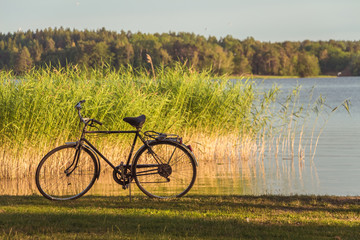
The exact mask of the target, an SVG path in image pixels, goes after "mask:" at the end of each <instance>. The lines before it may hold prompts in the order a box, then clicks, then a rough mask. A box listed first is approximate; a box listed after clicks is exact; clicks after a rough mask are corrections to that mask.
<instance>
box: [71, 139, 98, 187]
mask: <svg viewBox="0 0 360 240" xmlns="http://www.w3.org/2000/svg"><path fill="white" fill-rule="evenodd" d="M65 144H66V145H72V146H77V145H78V142H66V143H65ZM82 147H84V148H86V149H87V150H89V151H90V152H91V153H92V154H93V155H94V156H95V158H96V161H97V172H96V178H97V180H99V177H100V170H101V165H100V159H99V156H98V155H97V154H96V152H95V151H94V150H93V149H92V148H91V147H89V146H88V145H86V144H82Z"/></svg>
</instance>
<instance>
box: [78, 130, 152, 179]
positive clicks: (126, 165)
mask: <svg viewBox="0 0 360 240" xmlns="http://www.w3.org/2000/svg"><path fill="white" fill-rule="evenodd" d="M86 127H87V125H85V127H84V129H83V131H82V134H81V138H80V140H79V141H78V142H77V147H80V146H81V147H83V145H84V144H86V145H87V146H89V147H90V148H91V150H92V151H93V152H95V153H96V154H97V155H98V156H100V157H101V158H102V159H103V160H104V161H105V162H106V163H107V164H108V165H109V166H110V167H111V168H112V169H114V171H116V172H117V173H118V174H121V172H120V171H119V170H118V168H117V167H116V166H114V165H113V163H112V162H111V161H110V160H109V159H107V158H106V157H105V156H104V155H103V154H102V153H101V152H100V151H99V150H98V149H97V148H96V147H95V146H94V145H93V144H92V143H91V142H90V141H89V140H87V139H86V137H85V134H135V136H134V140H133V143H132V146H131V149H130V152H129V156H128V158H127V161H126V163H125V164H124V167H125V169H126V170H125V173H126V171H127V170H128V169H130V168H131V164H130V161H131V159H132V156H133V153H134V149H135V145H136V142H137V139H138V138H140V140H141V141H142V142H143V143H144V145H147V146H148V144H147V143H146V141H145V139H144V138H143V137H142V136H141V134H140V131H138V130H136V131H135V130H133V131H88V130H86ZM99 164H100V162H99Z"/></svg>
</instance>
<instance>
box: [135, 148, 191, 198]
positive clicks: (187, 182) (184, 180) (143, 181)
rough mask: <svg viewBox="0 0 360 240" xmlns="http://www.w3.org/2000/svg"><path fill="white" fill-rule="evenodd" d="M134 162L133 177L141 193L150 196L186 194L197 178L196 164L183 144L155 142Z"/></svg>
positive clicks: (138, 155) (164, 196) (165, 196)
mask: <svg viewBox="0 0 360 240" xmlns="http://www.w3.org/2000/svg"><path fill="white" fill-rule="evenodd" d="M149 145H150V148H147V147H144V148H142V149H140V150H139V153H138V154H137V156H136V157H135V159H134V162H133V170H132V171H133V173H134V174H133V176H134V178H135V182H136V184H137V186H138V187H139V188H140V190H141V191H142V192H143V193H145V194H146V195H148V196H150V197H155V198H173V197H181V196H183V195H184V194H186V193H187V192H188V191H189V190H190V189H191V187H192V186H193V185H194V182H195V179H196V163H195V159H194V157H193V156H192V154H191V153H190V152H189V150H187V149H186V148H185V147H184V146H183V145H181V144H179V143H177V142H173V141H154V142H150V143H149Z"/></svg>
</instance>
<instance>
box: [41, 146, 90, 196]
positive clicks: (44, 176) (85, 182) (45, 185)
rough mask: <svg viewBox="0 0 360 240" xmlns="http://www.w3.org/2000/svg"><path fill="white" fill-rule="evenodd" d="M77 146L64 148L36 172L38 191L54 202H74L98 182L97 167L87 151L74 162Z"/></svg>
mask: <svg viewBox="0 0 360 240" xmlns="http://www.w3.org/2000/svg"><path fill="white" fill-rule="evenodd" d="M75 153H76V149H75V147H74V146H67V145H65V146H61V147H59V148H56V149H54V150H53V151H51V152H50V153H49V154H48V155H46V156H45V157H44V158H43V160H42V161H41V162H40V164H39V167H38V169H37V172H36V183H37V186H38V189H39V191H40V192H41V194H43V195H44V196H45V197H46V198H49V199H51V200H69V199H75V198H78V197H80V196H82V195H83V194H85V193H86V192H87V191H88V190H89V189H90V188H91V186H92V185H93V183H94V181H95V179H96V172H97V165H96V160H94V157H93V156H92V155H91V154H89V152H88V151H85V150H82V151H81V154H80V156H79V157H78V158H75Z"/></svg>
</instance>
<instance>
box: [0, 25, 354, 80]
mask: <svg viewBox="0 0 360 240" xmlns="http://www.w3.org/2000/svg"><path fill="white" fill-rule="evenodd" d="M146 54H149V55H150V56H151V58H152V62H153V64H154V66H155V67H159V66H171V65H173V64H175V63H176V62H181V63H183V64H186V65H187V66H188V67H190V68H192V69H193V70H198V71H200V70H203V69H212V71H213V72H214V73H216V74H224V73H227V74H235V75H240V74H256V75H279V76H302V77H305V76H317V75H337V74H338V73H339V72H342V75H354V76H359V75H360V41H335V40H329V41H309V40H305V41H302V42H290V41H285V42H276V43H271V42H260V41H257V40H255V39H254V38H252V37H248V38H246V39H245V40H239V39H236V38H233V37H232V36H226V37H224V38H220V39H217V38H216V37H208V38H206V37H204V36H200V35H196V34H194V33H185V32H180V33H172V32H170V33H162V34H158V33H156V34H145V33H140V32H137V33H132V32H124V31H122V32H120V33H119V32H114V31H108V30H106V29H104V28H102V29H99V30H96V31H89V30H85V31H78V30H71V29H64V28H55V29H51V28H48V29H45V30H36V31H27V32H21V31H19V32H16V33H7V34H4V33H0V70H13V71H14V72H15V73H17V74H22V73H24V72H26V71H28V70H29V69H32V68H33V67H42V66H46V65H47V66H54V67H59V66H66V65H67V64H71V65H78V66H79V67H83V66H85V67H93V68H95V67H98V66H101V65H102V64H104V63H106V64H109V65H111V66H112V67H114V68H116V69H119V68H120V67H121V66H128V65H131V66H132V67H134V68H138V67H148V63H147V61H146Z"/></svg>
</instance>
